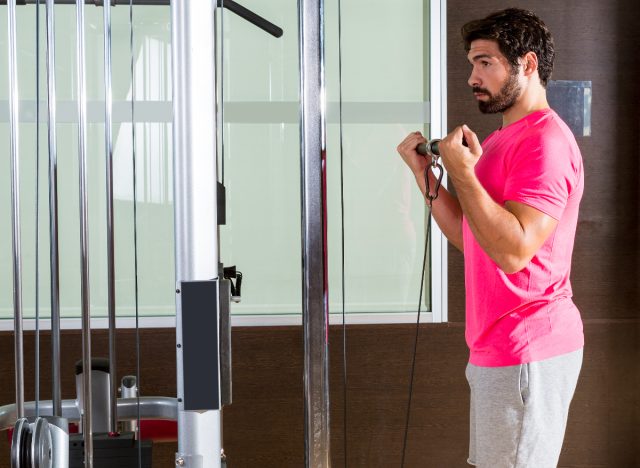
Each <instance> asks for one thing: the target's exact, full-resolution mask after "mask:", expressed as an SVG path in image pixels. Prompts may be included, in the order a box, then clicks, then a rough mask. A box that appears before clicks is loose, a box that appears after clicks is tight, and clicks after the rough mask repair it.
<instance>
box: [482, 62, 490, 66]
mask: <svg viewBox="0 0 640 468" xmlns="http://www.w3.org/2000/svg"><path fill="white" fill-rule="evenodd" d="M489 65H491V64H490V63H489V62H485V61H482V66H483V67H488V66H489Z"/></svg>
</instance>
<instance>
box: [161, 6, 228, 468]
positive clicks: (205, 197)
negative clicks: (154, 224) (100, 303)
mask: <svg viewBox="0 0 640 468" xmlns="http://www.w3.org/2000/svg"><path fill="white" fill-rule="evenodd" d="M215 7H216V5H215V3H214V2H212V1H210V0H175V1H172V2H171V24H172V28H171V29H172V33H171V34H172V59H173V71H172V77H173V109H174V110H173V116H174V124H173V135H174V137H173V148H174V151H173V153H174V163H173V164H174V212H175V260H176V284H180V283H181V282H183V281H197V280H210V279H212V278H217V277H218V232H217V204H216V195H217V164H216V135H217V131H216V90H215V87H214V86H213V83H215V60H214V57H215V44H216V42H215V40H216V35H215V29H214V28H215V22H214V9H215ZM218 340H219V337H218ZM218 342H219V341H218ZM181 343H182V310H181V301H180V300H179V298H178V296H176V346H177V349H176V359H177V390H178V453H177V454H176V462H177V463H178V462H180V463H182V465H181V466H186V467H196V466H197V467H198V468H214V467H219V466H220V464H221V462H220V451H221V431H220V424H221V412H220V411H219V410H207V411H202V412H196V411H185V409H184V402H183V396H184V395H185V388H184V378H183V377H184V374H183V369H184V367H183V353H182V346H181ZM218 379H219V376H218Z"/></svg>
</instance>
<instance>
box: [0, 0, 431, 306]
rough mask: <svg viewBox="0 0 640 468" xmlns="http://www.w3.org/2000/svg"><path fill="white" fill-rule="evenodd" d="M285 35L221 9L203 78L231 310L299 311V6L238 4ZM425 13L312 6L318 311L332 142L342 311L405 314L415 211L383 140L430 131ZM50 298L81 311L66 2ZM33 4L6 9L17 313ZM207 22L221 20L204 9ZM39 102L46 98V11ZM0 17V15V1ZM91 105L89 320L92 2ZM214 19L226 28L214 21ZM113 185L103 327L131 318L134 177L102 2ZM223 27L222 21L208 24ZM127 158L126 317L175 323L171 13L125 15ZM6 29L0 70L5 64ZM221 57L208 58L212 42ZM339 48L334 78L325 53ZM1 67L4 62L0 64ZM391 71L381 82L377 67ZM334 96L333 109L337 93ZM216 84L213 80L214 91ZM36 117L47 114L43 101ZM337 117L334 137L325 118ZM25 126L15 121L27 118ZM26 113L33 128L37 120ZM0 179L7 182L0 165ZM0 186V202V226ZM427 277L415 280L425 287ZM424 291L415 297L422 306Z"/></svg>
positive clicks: (94, 121) (2, 86)
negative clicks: (13, 78)
mask: <svg viewBox="0 0 640 468" xmlns="http://www.w3.org/2000/svg"><path fill="white" fill-rule="evenodd" d="M243 5H244V6H246V7H247V8H249V9H251V10H253V11H255V12H256V13H258V14H259V15H262V16H264V17H265V18H267V19H268V20H270V21H271V22H273V23H275V24H277V25H278V26H280V27H282V28H283V29H284V35H283V36H282V37H281V38H274V37H272V36H270V35H268V34H267V33H265V32H264V31H262V30H260V29H258V28H257V27H255V26H253V25H251V24H249V23H247V22H246V21H244V20H243V19H241V18H239V17H238V16H237V15H235V14H233V13H231V12H229V11H227V10H225V11H224V20H222V15H221V14H218V16H217V18H218V36H219V37H218V44H219V48H220V51H222V52H224V56H223V57H222V56H221V54H218V60H219V63H218V74H219V77H220V78H222V79H223V84H224V90H223V99H224V115H223V117H224V125H222V126H221V127H220V129H219V130H220V135H219V138H220V142H221V143H222V142H224V154H222V152H219V162H220V171H219V172H220V178H221V179H223V181H224V183H225V185H226V187H227V223H226V225H225V226H222V227H221V228H220V236H221V237H220V250H221V260H222V261H223V262H224V264H225V265H237V267H238V269H239V270H240V271H242V272H243V274H244V279H245V282H244V288H243V291H242V292H243V294H242V296H243V298H242V302H241V303H240V304H234V306H233V308H232V309H233V313H234V314H236V315H247V314H249V315H251V314H299V313H300V298H301V289H300V288H301V286H300V285H301V273H300V269H301V268H300V267H301V259H300V146H299V132H300V129H299V123H298V119H299V117H298V113H299V97H298V94H299V64H298V60H299V59H298V54H299V51H298V7H297V1H296V0H273V1H270V2H266V3H265V2H261V1H259V0H245V1H243ZM428 7H429V2H427V1H425V0H407V1H404V2H401V4H397V5H396V4H394V5H393V7H390V6H389V3H388V2H382V1H380V0H374V1H373V2H371V1H365V0H353V1H349V2H346V1H345V2H342V11H341V12H340V13H341V21H342V40H341V44H340V46H341V49H340V48H339V44H338V18H339V17H338V14H339V12H338V2H337V0H327V1H326V2H325V9H326V11H325V14H326V25H325V28H326V43H325V54H326V82H327V101H328V110H327V171H328V197H329V199H328V204H329V205H328V213H329V220H328V224H329V233H328V234H329V255H330V257H329V268H330V273H329V278H330V288H329V289H330V294H331V295H330V300H331V305H330V310H331V312H332V313H339V312H340V311H341V309H342V294H341V289H342V284H341V283H342V280H341V276H342V271H341V268H342V260H341V250H342V245H341V244H342V242H341V235H342V234H341V229H342V222H341V216H342V212H341V210H342V206H341V205H342V201H341V195H340V194H341V190H340V177H341V175H340V155H341V154H340V151H341V148H340V138H342V150H343V154H342V156H343V158H344V161H343V171H344V172H343V176H344V197H343V201H344V219H345V224H344V235H345V243H344V248H345V288H346V297H345V299H346V311H347V312H348V313H359V314H362V313H385V312H392V313H401V312H412V313H413V312H415V309H416V305H417V304H416V302H417V297H418V290H419V283H420V271H421V270H420V268H421V261H422V253H423V248H424V227H425V222H424V221H425V208H424V203H423V201H422V200H421V198H420V196H419V195H418V193H417V190H416V188H415V182H414V180H413V176H412V175H411V173H410V172H409V171H408V170H407V169H406V167H405V166H404V164H403V163H402V162H401V160H400V158H399V156H398V155H397V153H396V151H395V148H396V146H397V144H398V143H399V142H400V141H401V140H402V139H403V138H404V137H405V136H406V134H407V133H409V132H410V131H414V130H422V131H423V132H425V134H428V133H429V130H430V129H429V123H428V122H429V118H428V117H429V93H428V90H429V82H428V81H429V80H428V77H429V67H428V64H429V42H428V38H429V31H428V24H429V8H428ZM56 12H57V13H56V31H57V38H56V44H57V49H56V52H57V56H56V59H57V69H56V73H57V96H58V101H59V103H58V109H59V110H58V122H59V123H58V153H59V164H60V168H59V177H60V254H61V257H60V258H61V271H60V276H61V288H62V289H61V301H62V306H63V310H62V312H63V315H64V316H67V317H77V316H78V315H79V300H80V291H79V283H80V281H79V263H80V261H79V249H78V214H77V212H78V193H77V192H78V190H77V130H76V117H75V112H76V111H75V108H76V104H75V101H74V99H75V88H76V85H75V48H74V47H69V44H75V40H76V38H75V7H73V6H69V5H58V6H56ZM34 13H35V6H33V5H31V6H21V7H19V8H18V14H19V16H18V31H19V37H18V41H19V47H20V53H19V63H20V65H19V66H20V69H19V81H20V96H21V100H22V101H23V107H24V108H25V109H27V110H29V109H30V110H31V114H28V113H27V112H25V113H23V123H22V124H21V126H20V130H21V134H20V137H21V147H20V150H21V171H22V184H23V185H22V204H23V206H24V208H23V212H24V215H23V250H24V252H23V254H24V265H23V266H24V272H25V273H24V276H25V314H26V316H33V309H34V299H33V298H34V294H33V282H34V277H35V271H34V269H35V258H34V256H35V248H34V239H35V237H34V236H35V226H34V223H35V217H34V215H33V209H34V207H35V198H34V196H35V195H34V194H35V177H34V174H35V140H36V139H35V124H34V123H33V122H34V117H33V113H34V110H35V104H34V100H35V78H34V73H33V69H34V66H35V62H34V60H35V57H34V52H33V51H34V50H35V34H34ZM219 13H220V11H219ZM41 18H42V20H41V28H42V33H41V41H42V42H41V44H42V47H41V67H40V77H41V79H40V82H41V100H42V102H43V103H44V102H45V97H46V94H45V92H46V83H45V79H46V78H45V77H46V70H45V65H44V64H45V62H44V57H45V48H44V42H45V41H44V8H42V17H41ZM0 21H1V22H2V23H0V24H6V8H0ZM86 21H87V28H86V31H87V45H86V48H87V84H88V86H87V91H88V99H89V122H90V125H89V131H88V140H87V144H88V151H87V153H88V155H89V187H90V194H89V200H90V204H91V205H90V206H91V215H90V221H91V225H90V235H91V237H90V248H91V256H92V257H91V284H92V289H91V300H92V314H93V315H94V316H106V278H107V276H106V275H107V265H106V226H105V185H104V184H105V183H104V136H103V131H104V127H103V112H104V111H103V104H102V100H103V99H104V92H103V55H102V34H103V33H102V9H101V8H95V7H89V6H88V7H87V8H86ZM222 22H224V25H223V24H222ZM112 23H113V26H112V38H113V46H112V47H113V60H112V61H113V96H114V111H113V114H114V115H113V119H114V129H113V148H114V171H115V177H114V184H115V185H114V192H115V229H116V249H115V252H116V278H117V284H116V288H117V290H116V298H117V304H118V309H117V310H118V316H132V315H133V314H134V312H135V310H134V303H135V301H134V299H135V298H134V267H133V180H132V179H133V174H132V170H133V167H132V160H131V138H132V136H131V123H130V120H131V115H130V102H129V100H130V99H131V98H132V96H133V94H134V92H133V89H132V83H131V76H130V69H129V66H130V64H129V59H130V58H129V9H128V7H121V6H118V7H115V8H112ZM223 26H224V27H223ZM134 31H135V73H136V83H135V98H136V110H135V112H136V121H137V122H138V123H137V124H136V164H137V171H138V173H137V193H136V196H137V201H138V224H137V229H138V247H139V250H138V261H139V271H138V277H139V293H140V295H139V300H140V313H141V314H142V315H147V316H163V315H173V313H174V297H173V287H174V260H173V252H174V248H173V207H172V203H173V200H172V161H171V154H172V151H171V136H172V134H171V119H172V112H171V102H170V101H171V72H170V70H171V68H170V65H171V57H170V40H171V31H170V9H169V7H167V6H162V7H160V6H137V7H134ZM6 41H7V39H6V34H5V35H0V63H2V64H6V63H7V44H6ZM222 47H223V48H224V50H222V49H221V48H222ZM339 53H341V54H342V79H341V83H340V82H339V81H340V80H339V75H338V57H339ZM3 68H4V65H3ZM390 71H392V72H391V73H390ZM340 84H341V85H342V101H343V106H342V115H340V112H339V106H338V101H339V97H340V96H339V91H340ZM218 85H220V83H218ZM7 96H8V83H7V74H6V73H3V74H0V146H1V147H3V148H8V123H7V122H8V113H7V104H6V103H7ZM44 109H46V106H44ZM340 117H342V126H340V125H339V123H340ZM29 119H30V120H29ZM42 119H46V115H45V111H43V115H42ZM40 154H41V161H40V202H39V203H40V247H41V251H40V298H41V301H40V302H41V304H40V305H41V311H42V314H43V315H45V316H48V314H49V300H48V297H49V289H48V288H49V267H48V261H49V260H48V202H47V185H46V184H47V156H46V154H47V152H46V125H42V128H41V134H40ZM4 164H5V170H3V171H0V183H1V184H2V185H1V186H3V187H9V171H8V167H9V166H8V158H7V159H5V163H4ZM9 197H10V193H9V190H8V189H6V190H4V191H3V192H2V193H0V219H4V220H8V219H10V218H9V213H10V204H9ZM10 235H11V231H10V225H9V224H8V223H0V262H1V263H0V265H1V266H0V284H1V285H3V286H1V287H2V288H3V289H2V290H0V292H1V294H0V317H4V318H10V317H11V316H12V302H11V294H10V285H11V270H10V265H11V261H10V259H11V250H10V245H11V243H10ZM159 252H161V253H162V254H161V255H160V254H158V253H159ZM429 273H430V268H428V269H427V278H426V279H425V284H426V285H427V286H428V285H429V284H430V280H429ZM430 302H431V301H430V294H429V288H428V287H427V294H426V296H425V304H426V306H427V308H429V307H430V306H429V305H430Z"/></svg>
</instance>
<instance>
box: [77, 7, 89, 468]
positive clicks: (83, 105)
mask: <svg viewBox="0 0 640 468" xmlns="http://www.w3.org/2000/svg"><path fill="white" fill-rule="evenodd" d="M76 34H77V47H76V66H77V86H78V96H77V99H78V161H79V182H80V184H79V186H80V259H81V262H80V288H81V312H82V369H83V372H82V377H83V385H82V396H83V403H84V407H83V414H82V431H83V439H84V465H85V468H93V427H92V418H91V411H92V409H91V408H92V406H93V404H92V403H93V402H92V398H91V369H92V366H91V311H90V300H89V229H88V195H87V154H86V134H87V115H86V114H87V95H86V88H85V66H86V63H85V55H84V1H83V0H76Z"/></svg>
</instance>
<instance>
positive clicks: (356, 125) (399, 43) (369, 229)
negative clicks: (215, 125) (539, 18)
mask: <svg viewBox="0 0 640 468" xmlns="http://www.w3.org/2000/svg"><path fill="white" fill-rule="evenodd" d="M341 3H342V5H341V9H342V11H340V12H339V11H338V1H337V0H328V1H327V2H325V5H326V9H327V11H326V26H325V27H326V52H325V54H326V76H327V78H326V81H327V101H328V105H327V106H328V118H327V170H328V197H329V200H328V204H329V207H328V208H329V209H328V211H329V221H328V224H329V266H330V272H329V278H330V287H329V293H330V298H331V307H330V310H331V312H332V313H339V312H341V310H342V293H341V267H342V259H341V250H342V245H341V244H342V241H341V236H342V233H341V227H342V222H341V210H342V206H341V205H342V203H343V204H344V251H345V260H344V262H345V308H346V311H347V312H348V313H359V314H363V313H385V312H393V313H395V312H411V313H412V314H414V315H415V312H416V310H417V302H418V293H419V288H420V276H421V267H422V257H423V252H424V242H425V233H424V230H425V204H424V201H423V200H422V199H421V197H420V195H419V193H418V191H417V189H416V185H415V180H414V177H413V175H412V174H411V172H410V171H409V170H407V168H406V166H405V164H404V163H403V162H402V160H401V158H400V156H399V155H398V154H397V152H396V146H397V145H398V144H399V143H400V142H401V141H402V140H403V139H404V138H405V137H406V135H407V134H409V133H410V132H412V131H416V130H420V131H422V132H423V133H425V135H428V133H429V124H428V122H429V82H428V76H429V66H428V65H429V41H428V38H429V2H428V1H425V0H406V1H403V2H400V3H393V4H390V3H389V2H386V1H381V0H374V1H373V2H372V1H371V0H354V1H343V2H341ZM339 15H340V16H339ZM339 20H340V21H341V41H339V36H338V33H339V30H338V26H339V24H338V21H339ZM340 54H341V58H342V76H341V79H340V74H339V71H340V70H339V58H340ZM340 86H341V87H342V115H340V109H339V100H340ZM340 117H342V126H340ZM341 143H342V158H343V172H342V177H343V187H344V196H343V197H342V200H341V195H340V184H341V181H340V179H341V173H340V172H341V168H340V166H341V163H340V157H341V146H340V145H341ZM429 272H430V268H429V267H427V275H426V278H425V286H426V297H425V296H424V295H423V297H425V299H424V300H425V302H424V305H423V307H424V306H425V305H426V307H427V310H430V294H429V292H430V289H429V284H430V279H429Z"/></svg>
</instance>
